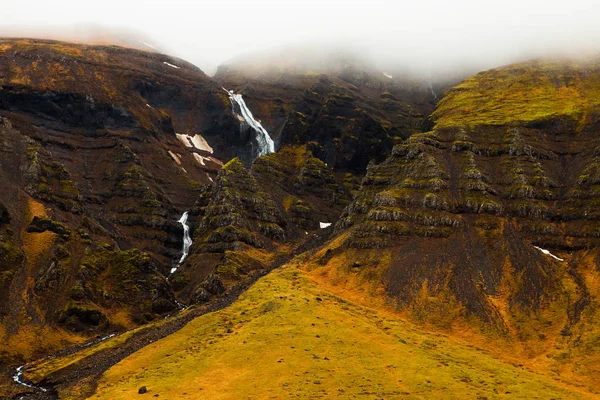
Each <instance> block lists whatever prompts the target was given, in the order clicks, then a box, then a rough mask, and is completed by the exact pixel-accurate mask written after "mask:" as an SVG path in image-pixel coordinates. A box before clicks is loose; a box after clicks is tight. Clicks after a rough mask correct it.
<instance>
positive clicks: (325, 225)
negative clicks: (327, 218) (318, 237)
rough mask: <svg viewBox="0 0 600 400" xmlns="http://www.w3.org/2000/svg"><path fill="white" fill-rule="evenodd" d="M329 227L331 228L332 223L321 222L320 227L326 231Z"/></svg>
mask: <svg viewBox="0 0 600 400" xmlns="http://www.w3.org/2000/svg"><path fill="white" fill-rule="evenodd" d="M329 226H331V222H319V227H321V229H325V228H327V227H329Z"/></svg>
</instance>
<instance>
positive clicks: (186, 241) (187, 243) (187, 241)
mask: <svg viewBox="0 0 600 400" xmlns="http://www.w3.org/2000/svg"><path fill="white" fill-rule="evenodd" d="M187 220H188V211H186V212H184V213H183V215H182V216H181V218H179V221H178V222H179V223H180V224H181V226H183V250H182V254H181V258H180V259H179V262H178V263H177V266H175V267H173V268H171V274H173V272H175V271H177V268H179V266H180V265H181V263H183V261H184V260H185V258H186V257H187V256H188V254H189V252H190V247H191V245H192V238H191V237H190V227H189V226H188V224H187Z"/></svg>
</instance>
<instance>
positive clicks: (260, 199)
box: [194, 159, 284, 251]
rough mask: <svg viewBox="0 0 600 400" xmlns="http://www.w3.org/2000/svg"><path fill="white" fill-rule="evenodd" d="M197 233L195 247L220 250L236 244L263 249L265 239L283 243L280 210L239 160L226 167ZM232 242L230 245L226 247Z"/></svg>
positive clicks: (215, 186)
mask: <svg viewBox="0 0 600 400" xmlns="http://www.w3.org/2000/svg"><path fill="white" fill-rule="evenodd" d="M211 190H212V192H211V197H210V201H209V202H208V204H207V205H206V206H205V207H204V208H203V215H201V219H200V220H199V223H198V228H197V229H196V232H195V244H194V246H195V247H198V246H200V247H202V246H206V247H207V248H209V247H210V249H211V251H214V250H218V248H217V247H218V246H220V244H219V243H223V246H224V247H223V249H225V247H227V248H230V247H231V246H232V245H234V244H235V243H236V242H243V243H246V244H249V245H252V246H254V247H262V246H264V245H265V244H267V243H266V242H265V240H269V239H270V240H281V239H283V238H284V231H283V229H282V227H281V225H283V221H282V220H281V216H280V215H279V210H278V209H277V207H276V206H275V203H274V202H273V201H272V200H271V199H270V197H269V195H268V194H267V193H266V192H264V191H263V190H261V189H260V187H259V185H258V184H257V182H256V180H255V179H254V178H253V177H252V175H251V174H250V173H249V171H248V170H246V168H245V167H244V166H243V164H242V163H241V162H240V161H239V160H238V159H233V160H231V161H229V162H228V163H227V164H225V165H224V166H223V168H222V169H221V171H220V172H219V175H218V177H217V181H216V182H215V185H214V186H213V188H212V189H211ZM227 243H229V244H227Z"/></svg>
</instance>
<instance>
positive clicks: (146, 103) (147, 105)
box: [146, 103, 154, 110]
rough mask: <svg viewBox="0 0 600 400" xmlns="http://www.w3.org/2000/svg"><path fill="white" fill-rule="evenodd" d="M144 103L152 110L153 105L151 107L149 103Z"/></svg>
mask: <svg viewBox="0 0 600 400" xmlns="http://www.w3.org/2000/svg"><path fill="white" fill-rule="evenodd" d="M146 105H147V106H148V107H150V108H151V109H153V110H154V107H152V106H151V105H150V104H148V103H146Z"/></svg>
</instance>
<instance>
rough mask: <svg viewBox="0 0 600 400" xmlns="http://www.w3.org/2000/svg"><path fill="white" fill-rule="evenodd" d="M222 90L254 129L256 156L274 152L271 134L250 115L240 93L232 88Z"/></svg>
mask: <svg viewBox="0 0 600 400" xmlns="http://www.w3.org/2000/svg"><path fill="white" fill-rule="evenodd" d="M223 90H224V91H226V92H227V94H228V95H229V100H231V105H232V106H233V103H234V102H235V103H236V104H237V105H238V107H239V108H240V111H241V113H242V117H243V118H244V120H245V121H246V123H247V124H248V125H250V127H251V128H252V129H254V130H255V131H256V133H257V135H256V141H257V142H258V157H260V156H264V155H265V154H269V153H274V152H275V143H274V142H273V139H271V136H269V133H268V132H267V131H266V130H265V128H263V126H262V125H261V124H260V122H258V121H257V120H255V119H254V117H253V116H252V112H250V110H249V109H248V106H246V103H245V102H244V99H243V98H242V95H241V94H235V93H233V90H227V89H225V88H223Z"/></svg>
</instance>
